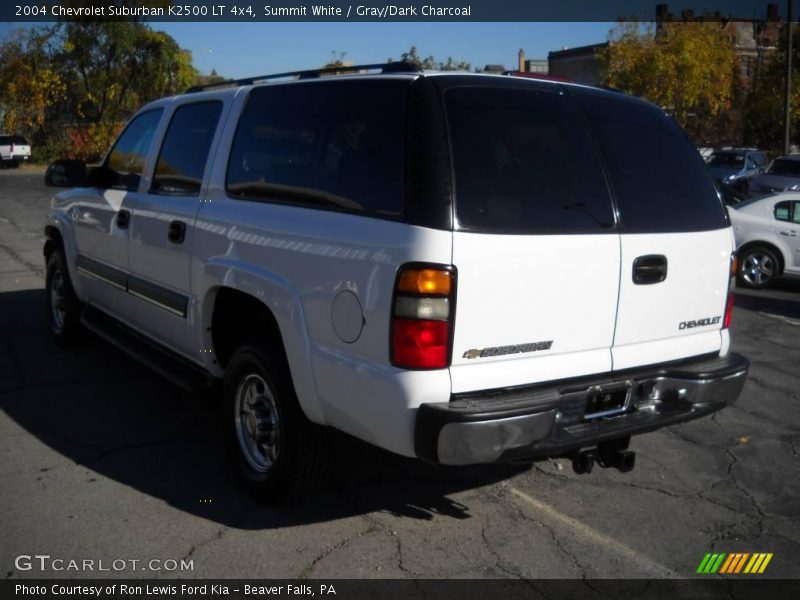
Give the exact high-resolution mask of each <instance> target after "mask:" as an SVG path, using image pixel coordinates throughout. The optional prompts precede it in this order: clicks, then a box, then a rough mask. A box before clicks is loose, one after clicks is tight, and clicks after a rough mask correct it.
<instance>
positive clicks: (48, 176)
mask: <svg viewBox="0 0 800 600" xmlns="http://www.w3.org/2000/svg"><path fill="white" fill-rule="evenodd" d="M86 175H87V169H86V163H85V162H83V161H82V160H69V159H60V160H56V161H54V162H52V163H50V166H49V167H47V171H45V173H44V183H45V185H48V186H50V187H64V188H72V187H83V186H85V185H86Z"/></svg>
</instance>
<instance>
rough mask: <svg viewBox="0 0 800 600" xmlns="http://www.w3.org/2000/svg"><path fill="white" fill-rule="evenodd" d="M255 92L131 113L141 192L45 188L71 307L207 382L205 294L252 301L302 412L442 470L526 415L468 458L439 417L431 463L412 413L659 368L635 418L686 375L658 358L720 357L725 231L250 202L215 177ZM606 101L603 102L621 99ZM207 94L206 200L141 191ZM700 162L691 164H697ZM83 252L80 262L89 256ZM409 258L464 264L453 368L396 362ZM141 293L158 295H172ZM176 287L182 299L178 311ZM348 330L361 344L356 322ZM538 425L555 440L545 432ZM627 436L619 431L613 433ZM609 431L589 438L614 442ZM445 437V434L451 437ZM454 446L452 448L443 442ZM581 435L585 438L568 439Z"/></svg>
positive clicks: (691, 392)
mask: <svg viewBox="0 0 800 600" xmlns="http://www.w3.org/2000/svg"><path fill="white" fill-rule="evenodd" d="M397 77H399V78H404V79H408V80H409V81H411V79H412V78H410V77H408V76H397ZM447 77H448V76H445V75H441V76H432V75H430V76H428V79H431V80H444V81H447ZM461 77H465V76H461ZM466 77H472V78H473V79H470V81H473V80H474V81H475V82H477V83H481V84H483V83H484V82H488V83H487V85H494V84H495V83H497V82H500V83H502V84H503V85H505V81H506V80H507V79H503V78H489V77H479V76H466ZM342 79H358V78H342ZM508 79H510V78H508ZM285 85H286V87H290V86H303V85H313V82H312V83H306V82H299V83H292V84H285ZM514 85H531V83H530V82H523V83H521V84H520V83H514ZM535 85H537V86H550V88H548V89H558V90H560V89H561V88H556V87H553V86H560V85H561V84H557V83H550V82H546V83H542V82H536V83H535ZM259 87H263V86H252V85H244V86H239V87H235V88H232V89H222V90H216V91H203V92H199V93H196V94H189V95H184V96H177V97H173V98H167V99H163V100H159V101H157V102H154V103H152V104H150V105H148V106H146V107H145V108H143V109H142V111H140V113H139V114H142V113H144V112H146V111H152V110H154V109H160V110H162V111H163V114H162V116H161V118H160V121H159V124H158V127H157V128H156V130H155V133H154V135H153V140H152V147H151V150H150V151H149V153H148V158H147V161H146V164H145V166H144V168H143V172H142V175H141V180H140V182H139V184H138V187H137V188H136V189H135V190H132V191H131V190H129V191H120V190H116V189H99V188H78V189H73V190H69V191H65V192H62V193H60V194H59V195H58V196H56V198H55V200H54V203H53V209H52V211H51V212H50V216H49V222H48V225H49V228H50V229H49V231H50V232H51V237H53V235H52V232H53V231H56V230H57V232H58V237H60V239H61V240H63V246H64V250H65V254H66V259H67V264H68V265H69V270H70V276H71V279H72V282H73V285H74V288H75V291H76V293H77V295H78V297H79V298H80V300H81V301H83V302H86V303H88V304H90V305H91V306H93V307H96V308H97V309H99V310H101V311H102V312H103V313H106V314H107V315H110V316H112V317H114V318H115V319H117V320H118V321H120V322H122V323H124V324H126V325H127V326H129V327H130V328H132V329H133V330H135V331H136V332H138V333H139V334H141V335H143V336H146V337H147V338H149V339H150V340H152V342H154V343H157V344H159V345H161V346H163V347H166V348H168V349H169V350H170V351H172V352H174V353H175V354H177V355H179V356H181V357H182V358H183V359H185V360H186V361H190V362H191V363H193V364H194V365H196V366H197V367H198V368H200V369H202V370H203V371H205V372H207V373H208V374H210V375H211V376H213V377H222V376H223V375H224V368H223V366H222V365H220V364H219V362H218V360H217V357H216V355H215V348H214V344H215V341H214V337H213V335H212V332H211V324H212V321H213V314H214V309H215V300H216V298H217V296H218V294H219V293H220V290H223V289H235V290H238V291H240V292H243V293H245V294H247V295H248V296H250V297H252V298H254V299H257V300H258V301H259V302H261V303H263V305H265V306H266V307H267V308H268V309H269V310H270V311H271V313H272V314H273V315H274V317H275V320H276V321H277V323H278V326H279V328H280V334H281V337H282V340H283V345H284V347H285V351H286V356H287V358H288V364H289V367H290V370H291V379H292V381H293V382H294V386H295V389H296V392H297V397H298V399H299V402H300V405H301V406H302V409H303V412H304V413H305V415H306V416H307V417H308V418H309V419H310V420H311V421H313V422H315V423H318V424H322V425H328V426H332V427H335V428H337V429H340V430H342V431H345V432H347V433H349V434H352V435H353V436H356V437H358V438H361V439H363V440H365V441H367V442H370V443H372V444H375V445H377V446H380V447H382V448H385V449H388V450H390V451H392V452H396V453H398V454H402V455H406V456H422V457H423V458H429V459H432V460H438V461H439V462H449V463H452V464H460V463H468V462H494V461H495V460H498V459H500V457H501V454H503V452H504V451H505V450H506V449H507V448H512V449H513V448H517V447H521V446H523V445H525V444H529V443H531V441H532V440H533V439H534V438H533V437H531V436H533V435H534V434H533V433H531V430H530V428H529V429H526V428H525V427H522V428H521V429H519V431H518V430H517V429H516V427H517V425H516V423H517V421H514V419H518V418H521V417H517V416H512V417H509V418H508V419H505V420H503V423H502V424H501V425H499V426H498V427H499V428H497V429H496V430H494V431H493V432H492V433H491V434H490V437H491V435H495V434H497V435H500V437H501V438H502V437H503V436H505V438H504V439H505V440H506V441H503V442H501V443H497V444H495V443H494V442H492V443H490V444H489V446H491V447H490V448H488V449H487V448H481V449H478V450H474V448H472V447H471V446H470V444H472V442H463V440H461V438H460V436H462V435H466V431H467V430H468V429H469V430H470V431H471V429H470V428H469V427H467V426H464V428H463V431H462V430H461V429H459V428H458V426H456V425H453V426H450V425H447V426H444V427H443V428H442V430H441V432H440V433H439V438H438V439H439V441H438V444H439V446H438V452H439V454H438V457H437V456H433V457H431V455H430V453H429V452H428V453H425V452H422V451H421V450H420V441H419V436H420V425H419V418H420V415H419V414H418V413H419V409H420V408H421V407H423V406H426V405H430V406H434V407H440V408H441V407H442V406H443V405H445V406H446V405H447V404H448V403H451V402H452V401H453V400H454V399H456V398H461V397H462V396H464V397H466V396H469V395H471V394H481V393H484V392H486V391H491V395H492V397H494V394H495V393H496V392H497V393H499V392H502V391H504V390H520V389H528V388H530V389H538V388H537V386H542V385H544V384H549V383H551V382H555V381H575V382H580V381H582V380H583V378H587V377H588V378H592V377H594V378H601V377H607V376H609V374H614V373H627V372H629V371H630V370H634V369H648V368H650V369H651V370H652V369H655V370H656V371H658V369H661V371H658V372H660V373H662V375H661V376H659V377H661V379H654V380H653V382H654V383H653V384H652V386H654V387H652V388H648V389H651V390H652V391H651V392H647V393H648V394H650V395H647V394H645V395H646V398H647V401H646V402H645V401H644V400H642V405H641V410H640V413H641V414H639V416H638V417H637V418H639V417H640V418H641V419H642V420H643V419H645V416H646V414H655V413H657V412H658V409H657V408H654V407H656V406H658V405H660V404H659V403H660V402H661V401H662V399H663V398H666V394H665V393H664V394H662V395H661V396H659V392H658V391H657V390H658V389H660V388H659V386H660V385H662V384H663V382H664V381H667V380H670V378H671V377H680V376H679V375H677V374H672V375H670V374H669V372H668V367H667V366H664V365H670V364H673V363H674V362H675V361H682V360H687V359H694V357H705V358H704V359H703V360H712V362H713V361H720V360H722V361H725V360H728V358H729V356H730V355H729V346H730V341H729V333H728V329H726V328H724V326H723V317H724V315H725V313H726V301H727V300H728V288H729V271H730V263H731V253H732V251H733V239H732V234H731V230H730V227H728V226H727V225H725V224H723V225H721V226H719V227H715V228H714V229H713V230H710V231H691V232H670V231H664V232H655V233H626V232H624V231H617V230H614V229H610V230H608V231H605V232H601V233H593V234H571V235H560V234H557V233H553V234H551V235H507V234H499V233H492V232H483V233H481V232H477V233H476V232H472V231H467V230H463V229H461V230H459V229H458V228H457V227H451V228H449V229H447V228H432V227H425V226H419V225H413V224H409V223H406V222H403V221H402V220H399V221H398V220H391V219H381V218H374V217H372V216H369V215H359V214H351V213H347V212H336V211H330V210H319V209H317V208H313V207H307V206H292V205H288V204H286V203H271V202H248V201H242V200H240V199H238V198H234V197H232V196H231V195H230V193H229V192H228V191H226V173H227V171H228V169H229V157H230V156H231V152H232V145H233V144H234V139H235V137H236V134H237V126H238V124H239V122H240V115H241V114H242V111H243V107H244V106H245V103H246V101H247V99H248V96H249V95H250V93H251V92H252V91H253V90H254V89H258V88H259ZM564 87H571V88H574V89H576V90H578V89H579V88H578V86H564ZM537 89H539V88H537ZM558 93H562V92H560V91H559V92H558ZM575 93H578V92H577V91H576V92H575ZM587 93H588V92H587ZM592 93H594V92H592ZM598 93H603V94H605V92H598ZM616 97H617V96H612V95H609V98H610V99H611V100H612V101H614V100H615V99H616ZM207 101H216V102H220V103H221V104H222V109H221V115H220V120H219V123H220V124H219V126H218V127H217V129H216V131H215V133H214V136H213V141H211V143H210V148H211V151H210V154H209V157H208V159H207V163H206V166H205V169H204V175H203V180H202V187H201V189H200V191H199V194H198V195H197V196H195V197H191V198H189V197H182V196H175V195H157V194H153V193H151V192H150V191H149V190H151V187H152V184H153V180H154V169H155V162H156V158H157V157H158V152H159V150H158V149H159V148H160V147H161V146H162V143H163V140H164V138H165V135H166V132H167V128H168V124H169V123H170V119H171V117H172V115H173V114H174V112H175V111H176V109H178V108H179V107H181V106H183V105H185V104H187V103H195V102H207ZM648 110H649V109H648ZM686 143H687V144H688V142H686ZM692 153H693V158H692V160H696V161H697V162H698V163H699V164H701V165H702V161H701V159H700V157H699V156H698V155H697V153H696V152H694V150H692ZM669 176H670V177H674V176H675V174H674V173H672V174H670V175H669ZM708 185H709V186H711V185H712V184H711V182H710V179H709V183H708ZM709 189H711V188H709ZM714 210H716V209H714ZM120 211H128V212H129V215H130V223H129V224H126V227H125V228H124V229H121V228H120V227H118V215H119V214H120ZM176 220H180V221H181V222H183V223H185V225H186V230H185V239H184V240H183V241H182V243H180V244H176V243H172V242H171V241H169V240H168V237H167V235H166V233H165V232H166V228H167V226H168V224H170V223H172V222H173V221H176ZM687 222H688V221H687ZM646 256H655V257H656V259H657V260H662V261H663V264H664V268H665V271H664V276H665V279H664V280H663V281H660V282H656V283H655V284H654V285H639V284H636V283H635V282H634V281H633V280H632V276H631V270H632V266H633V265H634V263H635V261H636V260H637V257H646ZM79 257H85V259H84V260H83V262H81V259H79ZM409 263H425V264H438V265H448V266H452V267H453V268H454V272H457V277H456V281H457V293H456V296H454V298H453V302H454V309H453V310H454V312H453V317H452V320H451V327H453V329H452V342H451V349H450V351H451V354H452V359H451V360H450V361H449V363H448V364H447V365H446V366H445V367H444V368H435V369H419V370H418V369H407V368H400V367H397V366H394V365H393V364H392V361H391V360H390V357H389V353H388V349H389V344H390V338H389V332H390V329H391V327H392V319H393V302H394V299H393V291H392V290H393V286H394V285H395V279H396V277H397V274H398V272H399V270H400V269H402V268H403V266H404V265H408V264H409ZM81 264H82V265H83V266H82V267H81V266H80V265H81ZM667 264H668V265H669V266H668V269H667V268H666V265H667ZM134 281H136V282H140V283H141V282H143V283H142V284H141V286H140V287H139V288H137V289H138V290H139V292H137V291H136V290H135V289H133V285H132V282H134ZM137 285H138V284H137ZM148 286H150V287H148ZM148 289H157V290H161V293H162V295H161V296H160V297H161V298H163V300H162V301H159V300H158V297H157V295H155V296H154V295H153V294H152V293H149V292H148V291H147V290H148ZM343 293H344V294H345V296H344V298H345V299H344V300H342V294H343ZM170 298H173V299H184V301H185V304H183V305H182V304H181V303H180V302H178V304H174V303H172V301H171V300H170ZM176 306H177V307H178V309H177V310H176ZM182 306H185V314H183V312H184V311H183V310H182V308H181V307H182ZM351 329H352V330H354V331H355V333H353V335H350V334H349V333H347V331H349V330H351ZM343 331H344V332H345V333H343ZM536 344H539V346H536ZM531 348H533V349H534V350H531ZM708 357H712V358H708ZM714 364H716V363H714ZM665 369H666V370H665ZM743 369H744V370H742V368H739V370H738V371H736V373H738V374H737V375H736V377H735V378H734V379H735V382H734V379H731V377H733V376H732V375H725V377H727V378H728V379H725V381H731V382H733V383H732V384H726V385H729V386H730V385H732V386H733V388H736V386H739V387H738V388H737V389H736V391H735V393H734V392H733V391H731V392H726V393H724V394H721V395H720V396H719V397H720V400H719V401H720V402H721V403H722V404H724V403H725V402H729V401H733V399H734V398H735V396H736V394H738V389H740V387H741V382H743V374H744V372H746V367H743ZM654 372H655V371H654ZM697 372H698V373H700V370H699V367H698V370H697ZM684 376H685V377H689V376H687V375H684ZM629 377H630V378H633V377H634V376H633V375H630V376H629ZM704 377H705V376H704ZM690 379H691V377H690ZM697 379H698V381H700V379H701V378H700V376H699V375H698V378H697ZM625 381H629V380H625ZM630 381H632V379H631V380H630ZM659 382H661V383H659ZM695 383H696V382H695ZM625 385H628V386H629V387H630V386H631V385H634V384H631V383H627V384H625ZM664 385H666V384H664ZM694 386H695V384H694V383H687V384H686V385H684V386H683V388H682V389H683V392H682V393H683V394H684V397H687V398H690V399H691V398H694V399H695V400H697V402H698V403H699V404H696V406H695V405H693V406H694V408H690V409H687V410H689V412H687V413H686V414H685V415H683V417H681V418H693V416H699V415H701V414H707V412H708V411H707V409H708V408H709V407H711V406H712V404H713V403H709V402H710V401H709V400H708V399H704V400H703V402H705V404H703V403H702V402H700V400H699V398H700V397H703V395H704V394H705V391H703V390H702V386H700V387H696V388H695V387H694ZM698 386H699V384H698ZM733 388H731V389H733ZM598 389H599V388H598ZM636 389H638V388H636ZM687 390H688V391H687ZM642 393H644V392H642ZM692 401H694V400H692ZM628 402H629V401H628V400H626V405H625V407H624V410H625V411H628V412H630V411H632V410H633V409H634V406H633V401H630V405H629V404H628ZM715 402H716V401H715ZM687 406H688V405H687ZM713 406H714V408H718V407H719V406H721V404H713ZM621 410H622V409H621ZM554 415H555V412H552V411H551V412H550V413H548V416H549V417H550V418H551V420H552V418H556V420H558V419H559V418H560V417H555V416H554ZM509 419H510V420H509ZM520 422H522V421H520ZM660 422H661V421H659V423H660ZM666 422H671V421H667V420H665V421H664V423H666ZM537 423H544V421H537ZM593 423H596V422H593ZM621 423H624V421H617V422H614V423H612V424H611V425H612V427H617V426H619V425H620V424H621ZM469 425H470V426H471V425H476V424H475V423H470V424H469ZM544 426H546V427H547V431H546V432H545V434H548V435H549V432H550V427H553V425H552V423H551V422H550V421H548V422H547V423H545V425H544ZM526 427H527V426H526ZM531 427H533V428H534V429H535V428H536V427H540V428H541V427H542V425H535V426H534V425H531ZM648 427H649V428H650V429H652V428H654V427H655V425H652V426H650V425H648ZM642 428H643V430H646V429H644V425H642ZM553 431H555V430H553ZM625 431H628V430H627V429H625V430H623V429H620V432H621V433H619V435H624V434H625ZM498 432H500V433H498ZM542 435H544V434H542ZM603 435H605V437H602V436H601V437H595V438H592V440H594V441H596V440H599V439H606V438H607V437H608V434H603ZM448 436H449V437H448ZM508 436H511V437H510V438H509V437H508ZM513 436H518V437H520V439H519V440H517V439H516V438H514V437H513ZM446 437H447V438H448V439H450V438H453V439H450V442H447V443H446V442H445V441H443V440H445V438H446ZM539 437H541V435H540V436H539ZM512 438H513V439H512ZM459 440H460V441H459ZM451 442H452V444H454V445H455V446H457V449H456V450H453V448H451V447H449V446H447V444H448V443H451ZM462 442H463V444H466V446H464V445H463V444H462ZM433 443H434V444H436V441H435V440H434V442H433ZM593 443H594V442H593ZM458 444H462V446H458ZM575 444H577V445H578V446H580V445H581V444H580V443H578V442H575V443H573V444H572V446H570V447H575ZM468 446H470V447H468ZM548 448H549V446H548ZM559 448H561V447H559ZM564 448H566V446H564ZM473 450H474V451H473ZM542 452H544V450H542ZM434 454H435V452H434ZM505 458H507V457H505V456H504V459H505Z"/></svg>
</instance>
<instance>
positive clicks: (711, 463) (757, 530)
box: [0, 170, 800, 579]
mask: <svg viewBox="0 0 800 600" xmlns="http://www.w3.org/2000/svg"><path fill="white" fill-rule="evenodd" d="M50 195H51V191H50V190H48V189H47V188H45V187H44V185H43V184H42V175H41V173H36V172H34V173H32V172H30V171H22V170H19V171H0V456H2V460H0V477H2V486H0V530H2V531H3V536H2V542H1V543H0V566H2V573H3V577H6V578H26V577H62V576H65V575H66V576H69V577H92V576H117V577H122V576H130V577H159V576H162V577H174V576H179V577H215V578H216V577H237V578H256V577H263V578H323V579H327V578H349V577H355V578H375V577H379V578H384V577H385V578H395V577H396V578H438V577H443V578H474V577H486V578H540V577H555V578H585V579H593V578H602V577H618V578H648V577H690V576H692V575H693V574H694V571H695V569H696V568H697V565H698V564H699V563H700V560H701V559H702V558H703V555H704V554H705V553H706V552H773V553H774V558H773V559H772V562H771V563H770V566H769V569H768V570H767V572H766V573H765V575H764V576H769V577H796V576H798V574H800V570H799V569H798V564H800V391H798V389H799V388H800V385H799V384H800V368H799V366H800V335H798V334H800V283H798V282H783V283H781V284H780V285H779V286H778V287H777V289H774V290H770V291H767V292H758V293H756V292H750V291H743V290H738V291H737V308H736V310H735V316H734V325H733V340H734V342H733V347H734V349H735V350H737V351H738V352H741V353H743V354H745V355H746V356H747V357H748V358H750V360H751V363H752V367H751V375H750V378H749V380H748V382H747V384H746V386H745V389H744V392H743V394H742V396H741V398H740V400H739V402H738V404H736V405H734V406H731V407H728V408H726V409H724V410H723V411H721V412H719V413H716V414H715V415H714V416H713V417H707V418H704V419H700V420H697V421H693V422H690V423H686V424H683V425H678V426H675V427H671V428H669V429H666V430H661V431H657V432H654V433H650V434H646V435H644V436H640V437H636V438H634V439H633V441H632V444H631V449H633V450H635V451H636V452H637V455H638V456H637V466H636V469H634V471H633V472H632V473H627V474H623V473H619V472H617V471H615V470H612V469H600V468H599V467H597V468H595V470H594V471H593V472H592V473H591V474H590V475H582V476H579V475H576V474H574V473H573V472H572V470H571V465H570V463H569V462H568V461H567V460H565V459H554V460H544V461H540V462H537V463H535V464H533V465H511V466H509V465H506V466H497V467H480V468H473V467H470V468H440V467H433V466H430V465H425V464H423V463H420V462H417V461H413V460H409V459H405V458H401V457H396V456H393V455H390V454H388V453H386V452H383V451H380V450H377V449H374V448H371V447H369V446H366V445H364V444H361V443H360V442H356V441H354V440H351V439H349V438H344V437H342V438H341V439H337V441H336V444H335V453H336V456H335V460H334V463H335V464H336V469H335V474H334V484H333V486H332V488H331V490H330V491H328V492H325V493H324V494H319V495H317V496H313V497H304V498H299V499H295V500H293V501H291V502H290V503H288V504H287V505H285V506H281V507H265V506H262V505H259V504H258V503H257V502H256V501H254V500H253V499H251V498H250V497H249V496H247V495H246V494H245V493H243V492H242V491H241V490H240V489H239V487H238V486H237V484H236V481H235V478H234V477H233V475H232V473H231V472H230V470H229V469H228V466H227V463H226V460H225V456H224V451H223V444H222V440H221V436H220V433H219V430H218V427H217V423H218V422H219V418H218V414H217V410H218V408H217V406H216V405H215V402H214V401H213V399H197V398H191V397H187V396H186V395H184V394H182V393H181V392H179V391H178V390H176V389H175V388H173V387H172V386H170V385H169V384H168V383H167V382H165V381H163V380H161V379H160V378H158V377H157V376H156V375H154V374H151V373H150V372H148V371H147V370H145V369H144V368H143V367H141V366H139V365H138V364H137V363H135V362H134V361H133V360H132V359H129V358H127V357H126V356H124V355H122V354H120V353H119V352H117V351H116V350H114V349H113V348H110V347H108V346H107V345H105V344H104V343H102V342H100V341H98V340H90V341H88V342H87V343H86V344H85V345H84V347H82V348H80V349H78V350H71V351H65V350H61V349H59V348H57V347H55V346H54V345H53V343H52V342H51V341H50V338H49V337H48V335H47V332H46V330H45V327H44V323H43V315H42V313H43V310H44V293H43V290H42V288H43V275H44V263H43V259H42V256H41V248H42V242H43V236H42V226H43V223H44V218H45V214H46V210H47V207H48V204H49V198H50ZM20 554H30V555H34V554H49V555H50V556H52V557H53V558H56V557H58V558H64V559H95V560H100V559H102V560H103V561H106V562H107V563H110V562H111V561H112V560H114V559H139V560H142V561H146V560H150V559H176V560H178V561H179V562H180V559H181V558H183V559H187V560H191V561H192V562H193V570H191V571H184V572H168V571H163V570H162V571H157V572H154V571H141V570H132V569H126V570H123V571H120V572H110V573H100V572H96V571H95V572H84V573H80V572H77V573H76V572H63V571H62V572H59V571H44V572H41V571H39V570H38V569H33V570H30V571H22V570H19V569H17V568H16V567H15V564H14V559H15V557H16V556H18V555H20Z"/></svg>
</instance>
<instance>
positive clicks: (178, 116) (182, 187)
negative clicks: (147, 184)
mask: <svg viewBox="0 0 800 600" xmlns="http://www.w3.org/2000/svg"><path fill="white" fill-rule="evenodd" d="M221 112H222V102H219V101H212V102H197V103H194V104H186V105H184V106H181V107H179V108H177V109H176V110H175V113H174V114H173V116H172V120H171V121H170V124H169V128H168V129H167V133H166V135H165V136H164V143H163V144H162V146H161V152H160V153H159V155H158V161H157V162H156V169H155V173H154V175H153V184H152V187H151V189H150V193H152V194H166V195H177V196H197V195H198V194H199V193H200V187H201V185H202V183H203V173H204V172H205V168H206V162H207V161H208V153H209V150H210V149H211V141H212V140H213V139H214V133H215V132H216V129H217V124H218V123H219V116H220V114H221Z"/></svg>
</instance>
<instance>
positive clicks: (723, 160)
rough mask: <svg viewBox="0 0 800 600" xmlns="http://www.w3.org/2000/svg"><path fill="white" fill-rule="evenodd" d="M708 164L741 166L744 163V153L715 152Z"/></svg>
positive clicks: (714, 165)
mask: <svg viewBox="0 0 800 600" xmlns="http://www.w3.org/2000/svg"><path fill="white" fill-rule="evenodd" d="M708 164H710V165H711V166H712V167H741V166H742V165H743V164H744V154H737V153H735V152H715V153H714V154H712V155H711V160H710V161H709V163H708Z"/></svg>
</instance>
